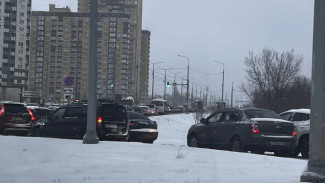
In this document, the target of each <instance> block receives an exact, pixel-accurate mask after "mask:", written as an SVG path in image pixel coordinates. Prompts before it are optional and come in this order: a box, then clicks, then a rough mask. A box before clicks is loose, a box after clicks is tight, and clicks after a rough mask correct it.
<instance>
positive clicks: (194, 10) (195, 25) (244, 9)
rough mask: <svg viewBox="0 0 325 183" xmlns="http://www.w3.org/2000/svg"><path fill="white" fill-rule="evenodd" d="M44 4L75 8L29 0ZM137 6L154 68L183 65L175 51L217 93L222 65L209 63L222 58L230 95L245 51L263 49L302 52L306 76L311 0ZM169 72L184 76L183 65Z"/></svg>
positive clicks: (190, 0)
mask: <svg viewBox="0 0 325 183" xmlns="http://www.w3.org/2000/svg"><path fill="white" fill-rule="evenodd" d="M49 3H52V4H56V5H57V7H63V6H66V5H68V6H70V8H71V10H72V11H76V10H77V0H33V3H32V9H33V10H42V11H48V4H49ZM143 4H144V5H143V29H148V30H150V31H151V50H150V51H151V52H150V57H151V61H152V62H157V61H164V63H163V64H159V65H157V66H156V69H158V66H160V67H164V68H169V67H174V68H181V67H186V65H187V61H186V59H185V58H181V57H177V55H178V54H180V55H184V56H188V57H190V67H191V68H192V69H191V70H190V79H191V80H192V79H193V81H194V82H196V83H200V84H201V86H206V85H208V86H210V88H211V90H212V91H215V92H217V95H219V96H221V80H222V75H221V72H222V65H221V64H217V63H214V62H213V61H214V60H217V61H220V62H223V63H225V92H226V93H227V94H228V97H230V91H231V83H232V81H234V83H235V84H234V85H235V87H237V86H239V85H240V84H241V83H242V82H245V68H244V66H243V62H244V59H245V57H246V56H248V53H249V51H254V52H255V53H256V54H257V53H259V52H260V51H261V50H262V49H263V48H265V47H269V48H272V49H275V50H277V51H280V52H282V51H287V50H290V49H294V50H295V51H296V53H297V54H301V55H303V56H304V58H305V59H304V63H303V68H302V74H303V75H305V76H307V77H311V60H312V56H311V55H312V54H311V53H312V37H313V35H312V33H313V10H314V1H313V0H272V1H270V0H245V1H243V0H144V3H143ZM151 69H152V66H150V71H151ZM156 71H157V74H158V73H164V71H159V70H156ZM196 71H200V72H203V73H207V74H219V75H209V76H208V75H203V74H200V73H198V72H196ZM172 72H182V73H179V74H178V76H184V78H186V69H181V70H175V71H172ZM169 75H173V74H171V73H169ZM150 77H151V74H150ZM162 78H163V76H162V75H159V74H158V75H157V76H156V78H155V83H156V84H155V91H156V92H157V93H162V92H163V83H162V80H163V79H162ZM167 80H168V81H172V80H173V79H172V78H169V79H167ZM179 82H180V80H179ZM150 83H151V82H150ZM150 85H151V84H150ZM149 91H150V92H149V94H151V86H150V87H149ZM168 93H171V89H168ZM235 94H236V92H235ZM236 96H237V97H239V96H240V95H238V94H236Z"/></svg>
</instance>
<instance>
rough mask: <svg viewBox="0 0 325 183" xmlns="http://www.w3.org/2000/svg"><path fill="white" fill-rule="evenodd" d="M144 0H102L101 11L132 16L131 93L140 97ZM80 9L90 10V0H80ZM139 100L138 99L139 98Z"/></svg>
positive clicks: (81, 10)
mask: <svg viewBox="0 0 325 183" xmlns="http://www.w3.org/2000/svg"><path fill="white" fill-rule="evenodd" d="M142 2H143V0H100V1H98V7H99V8H98V12H99V13H125V14H128V15H129V16H130V39H129V44H130V50H129V51H130V54H129V69H128V75H129V76H128V78H129V80H128V82H129V95H131V96H133V97H134V98H135V99H136V100H137V99H139V98H140V93H141V92H140V88H141V87H140V83H141V80H140V65H141V29H142ZM78 11H79V12H89V0H78ZM137 101H138V100H137Z"/></svg>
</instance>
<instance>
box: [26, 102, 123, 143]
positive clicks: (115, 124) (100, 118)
mask: <svg viewBox="0 0 325 183" xmlns="http://www.w3.org/2000/svg"><path fill="white" fill-rule="evenodd" d="M86 127H87V104H70V105H66V106H63V107H60V108H59V109H57V110H56V111H54V112H53V114H52V115H50V116H48V117H47V118H44V119H41V120H39V121H37V122H36V123H35V125H33V126H32V128H31V130H30V135H31V136H43V137H58V138H77V139H82V138H83V136H84V134H85V133H86ZM128 129H129V119H128V116H127V113H126V110H125V108H124V106H123V105H119V104H116V103H107V104H105V103H102V104H99V105H98V106H97V121H96V130H97V135H98V137H99V138H100V140H106V139H107V140H122V141H126V140H127V139H128Z"/></svg>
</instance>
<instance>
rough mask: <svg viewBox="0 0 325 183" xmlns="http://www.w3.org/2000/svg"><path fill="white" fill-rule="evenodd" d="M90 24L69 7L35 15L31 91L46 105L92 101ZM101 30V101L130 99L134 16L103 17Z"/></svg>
mask: <svg viewBox="0 0 325 183" xmlns="http://www.w3.org/2000/svg"><path fill="white" fill-rule="evenodd" d="M89 21H90V18H89V13H88V12H71V11H70V9H69V8H68V7H66V8H55V6H54V5H50V11H49V12H40V11H36V12H32V19H31V24H32V31H31V32H32V34H31V52H30V55H31V60H30V67H29V90H31V91H42V92H43V94H44V95H45V98H46V99H47V101H46V102H61V101H62V100H64V99H87V98H88V74H89V73H88V72H89V71H88V66H89V64H91V61H89V47H90V46H91V45H89V25H90V22H89ZM97 31H98V32H97V36H98V37H97V62H98V63H97V64H98V80H97V94H98V98H107V97H108V96H109V95H112V94H113V95H115V94H119V95H122V96H128V95H129V82H128V81H129V78H128V77H129V76H128V69H129V63H130V61H129V57H130V56H129V54H130V53H129V49H130V40H129V39H130V16H129V15H127V14H124V13H99V14H98V22H97Z"/></svg>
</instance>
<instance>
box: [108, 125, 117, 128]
mask: <svg viewBox="0 0 325 183" xmlns="http://www.w3.org/2000/svg"><path fill="white" fill-rule="evenodd" d="M105 128H117V125H116V124H106V125H105Z"/></svg>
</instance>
